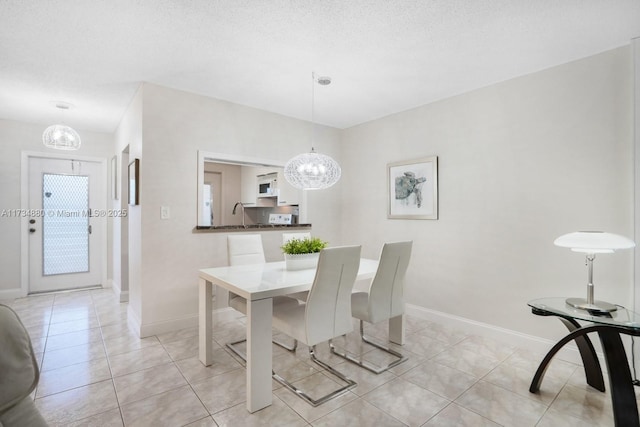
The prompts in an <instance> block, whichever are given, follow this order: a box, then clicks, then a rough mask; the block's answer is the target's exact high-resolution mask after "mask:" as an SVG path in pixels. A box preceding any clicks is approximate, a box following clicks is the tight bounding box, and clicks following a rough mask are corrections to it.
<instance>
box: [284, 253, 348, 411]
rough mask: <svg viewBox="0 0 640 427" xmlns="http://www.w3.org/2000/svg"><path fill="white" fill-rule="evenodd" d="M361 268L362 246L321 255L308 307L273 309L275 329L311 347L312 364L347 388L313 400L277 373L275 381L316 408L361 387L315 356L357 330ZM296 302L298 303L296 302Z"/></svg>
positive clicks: (307, 303) (341, 388)
mask: <svg viewBox="0 0 640 427" xmlns="http://www.w3.org/2000/svg"><path fill="white" fill-rule="evenodd" d="M359 266H360V246H342V247H335V248H328V249H323V250H322V251H320V258H319V259H318V268H317V270H316V275H315V278H314V281H313V284H312V286H311V290H310V291H309V297H308V298H307V302H306V303H305V304H301V305H298V306H297V307H294V308H290V307H286V306H284V305H281V306H274V307H273V327H274V328H275V329H277V330H279V331H281V332H283V333H285V334H287V335H289V336H290V337H292V338H295V339H296V340H298V341H300V342H302V343H304V344H306V345H307V346H309V355H310V357H311V360H312V361H313V362H315V363H316V364H318V365H320V366H321V367H322V368H324V369H326V370H327V372H330V373H332V374H333V375H335V376H336V377H337V378H339V379H340V380H342V381H343V382H345V383H346V385H344V386H342V387H340V388H338V389H337V390H334V391H332V392H331V393H329V394H327V395H324V396H322V397H319V398H317V399H314V398H312V397H311V396H309V394H308V393H306V392H305V391H303V390H300V389H298V388H297V387H296V386H294V385H293V384H291V383H290V382H289V381H287V380H286V379H284V378H283V377H281V376H280V375H279V374H277V373H275V372H274V373H273V379H275V380H276V381H278V382H279V383H280V384H282V385H283V386H285V387H286V388H287V389H289V390H291V391H293V392H294V393H295V394H296V395H297V396H299V397H301V398H302V399H304V400H305V401H306V402H308V403H309V404H311V405H313V406H318V405H320V404H322V403H324V402H326V401H328V400H330V399H333V398H334V397H337V396H338V395H340V394H342V393H344V392H346V391H347V390H350V389H351V388H353V387H355V386H356V385H357V384H356V382H355V381H353V380H351V379H349V378H347V377H346V376H345V375H344V374H342V373H341V372H339V371H337V370H336V369H334V368H333V367H331V366H330V365H328V364H327V363H325V362H323V361H321V360H319V359H317V358H316V356H315V346H316V344H319V343H321V342H325V341H329V342H330V341H331V339H333V338H336V337H339V336H342V335H344V334H346V333H348V332H350V331H351V330H352V329H353V322H352V317H351V299H350V298H351V297H350V296H351V290H352V288H353V284H354V282H355V279H356V276H357V275H358V268H359ZM294 301H295V300H294Z"/></svg>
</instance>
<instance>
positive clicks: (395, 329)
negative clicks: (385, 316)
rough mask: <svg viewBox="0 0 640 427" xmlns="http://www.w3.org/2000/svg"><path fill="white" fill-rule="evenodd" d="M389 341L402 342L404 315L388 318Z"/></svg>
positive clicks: (400, 343)
mask: <svg viewBox="0 0 640 427" xmlns="http://www.w3.org/2000/svg"><path fill="white" fill-rule="evenodd" d="M389 341H391V342H392V343H394V344H398V345H403V344H404V316H403V315H400V316H396V317H392V318H391V319H389Z"/></svg>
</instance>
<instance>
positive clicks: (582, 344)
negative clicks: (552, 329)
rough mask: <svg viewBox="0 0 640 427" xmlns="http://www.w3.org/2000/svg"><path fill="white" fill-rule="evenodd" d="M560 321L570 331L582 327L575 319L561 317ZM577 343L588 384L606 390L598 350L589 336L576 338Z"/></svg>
mask: <svg viewBox="0 0 640 427" xmlns="http://www.w3.org/2000/svg"><path fill="white" fill-rule="evenodd" d="M559 319H560V321H562V323H563V324H564V325H565V326H566V327H567V329H568V330H569V332H573V331H575V330H576V329H578V328H580V327H581V325H580V324H579V323H578V322H576V321H575V320H569V319H565V318H562V317H560V318H559ZM575 342H576V345H577V346H578V350H579V351H580V357H581V358H582V366H583V367H584V375H585V377H586V378H587V384H589V385H590V386H591V387H593V388H595V389H596V390H599V391H604V390H605V388H604V378H603V377H602V368H601V367H600V361H599V360H598V356H597V355H596V350H595V349H594V348H593V344H592V343H591V340H590V339H589V337H588V336H586V335H582V336H579V337H576V338H575Z"/></svg>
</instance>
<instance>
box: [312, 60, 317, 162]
mask: <svg viewBox="0 0 640 427" xmlns="http://www.w3.org/2000/svg"><path fill="white" fill-rule="evenodd" d="M315 105H316V73H315V71H312V72H311V152H312V153H313V152H314V151H315V149H314V147H313V143H314V142H315V138H314V134H315V126H314V123H315V122H314V119H315Z"/></svg>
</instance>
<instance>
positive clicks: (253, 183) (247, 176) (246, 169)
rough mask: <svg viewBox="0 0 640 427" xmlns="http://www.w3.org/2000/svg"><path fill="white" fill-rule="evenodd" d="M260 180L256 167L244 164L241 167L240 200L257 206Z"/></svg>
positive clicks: (247, 204)
mask: <svg viewBox="0 0 640 427" xmlns="http://www.w3.org/2000/svg"><path fill="white" fill-rule="evenodd" d="M257 198H258V181H257V173H256V168H255V167H252V166H242V167H241V169H240V201H241V202H242V204H243V205H245V206H256V202H257Z"/></svg>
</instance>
